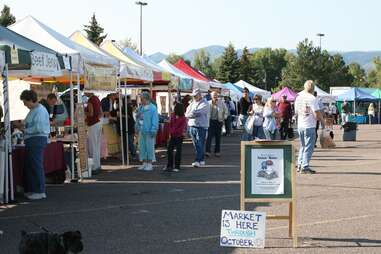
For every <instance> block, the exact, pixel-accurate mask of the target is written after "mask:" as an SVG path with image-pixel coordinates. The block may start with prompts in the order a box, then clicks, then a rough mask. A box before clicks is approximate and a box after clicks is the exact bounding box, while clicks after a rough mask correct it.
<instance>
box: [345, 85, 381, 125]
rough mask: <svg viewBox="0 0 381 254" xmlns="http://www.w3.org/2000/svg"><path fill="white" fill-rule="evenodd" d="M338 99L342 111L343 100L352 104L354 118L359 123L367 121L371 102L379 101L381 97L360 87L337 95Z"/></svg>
mask: <svg viewBox="0 0 381 254" xmlns="http://www.w3.org/2000/svg"><path fill="white" fill-rule="evenodd" d="M337 101H338V102H339V103H338V105H339V107H338V108H339V111H340V113H341V104H342V102H343V101H347V102H349V103H350V104H351V106H352V110H351V111H352V112H353V118H354V119H353V120H354V121H355V122H357V123H359V124H364V123H367V119H368V116H367V114H368V106H369V104H370V103H371V102H373V103H377V102H378V101H379V98H377V97H376V96H373V95H371V94H368V93H366V92H364V91H363V90H362V89H360V88H357V87H355V88H351V89H350V90H348V91H347V92H345V93H342V94H340V95H338V96H337Z"/></svg>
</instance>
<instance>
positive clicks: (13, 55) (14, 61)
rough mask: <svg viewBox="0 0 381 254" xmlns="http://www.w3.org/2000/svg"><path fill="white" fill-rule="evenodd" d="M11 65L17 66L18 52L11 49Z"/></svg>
mask: <svg viewBox="0 0 381 254" xmlns="http://www.w3.org/2000/svg"><path fill="white" fill-rule="evenodd" d="M11 64H19V52H18V50H17V49H16V48H11Z"/></svg>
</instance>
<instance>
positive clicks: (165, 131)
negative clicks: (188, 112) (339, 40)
mask: <svg viewBox="0 0 381 254" xmlns="http://www.w3.org/2000/svg"><path fill="white" fill-rule="evenodd" d="M168 139H169V123H160V124H159V130H158V132H157V136H156V145H157V146H165V145H166V144H167V142H168Z"/></svg>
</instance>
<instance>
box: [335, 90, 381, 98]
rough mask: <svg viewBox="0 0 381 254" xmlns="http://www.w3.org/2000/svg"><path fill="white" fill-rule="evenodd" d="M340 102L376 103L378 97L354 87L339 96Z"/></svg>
mask: <svg viewBox="0 0 381 254" xmlns="http://www.w3.org/2000/svg"><path fill="white" fill-rule="evenodd" d="M337 100H338V101H376V100H378V98H377V97H375V96H373V95H371V94H369V93H367V92H365V91H363V90H362V89H360V88H357V87H354V88H351V89H350V90H348V91H346V92H345V93H342V94H339V95H338V96H337Z"/></svg>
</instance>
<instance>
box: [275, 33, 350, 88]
mask: <svg viewBox="0 0 381 254" xmlns="http://www.w3.org/2000/svg"><path fill="white" fill-rule="evenodd" d="M309 79H311V80H314V81H316V83H317V84H318V85H319V86H320V88H322V89H323V90H326V91H327V90H328V89H329V87H330V86H348V85H350V84H351V83H352V77H351V75H350V73H349V69H348V66H346V65H345V62H344V60H343V58H342V56H341V55H340V54H336V55H334V56H331V55H329V53H328V52H327V51H326V50H323V51H322V50H321V49H320V48H319V47H314V45H313V44H312V42H310V41H308V40H307V39H305V40H304V41H302V42H300V43H299V44H298V47H297V54H296V56H295V57H291V58H289V62H288V64H287V66H286V68H285V69H284V70H283V73H282V82H281V84H280V85H281V86H289V87H291V88H293V89H295V90H302V89H303V84H304V82H305V81H306V80H309Z"/></svg>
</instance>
